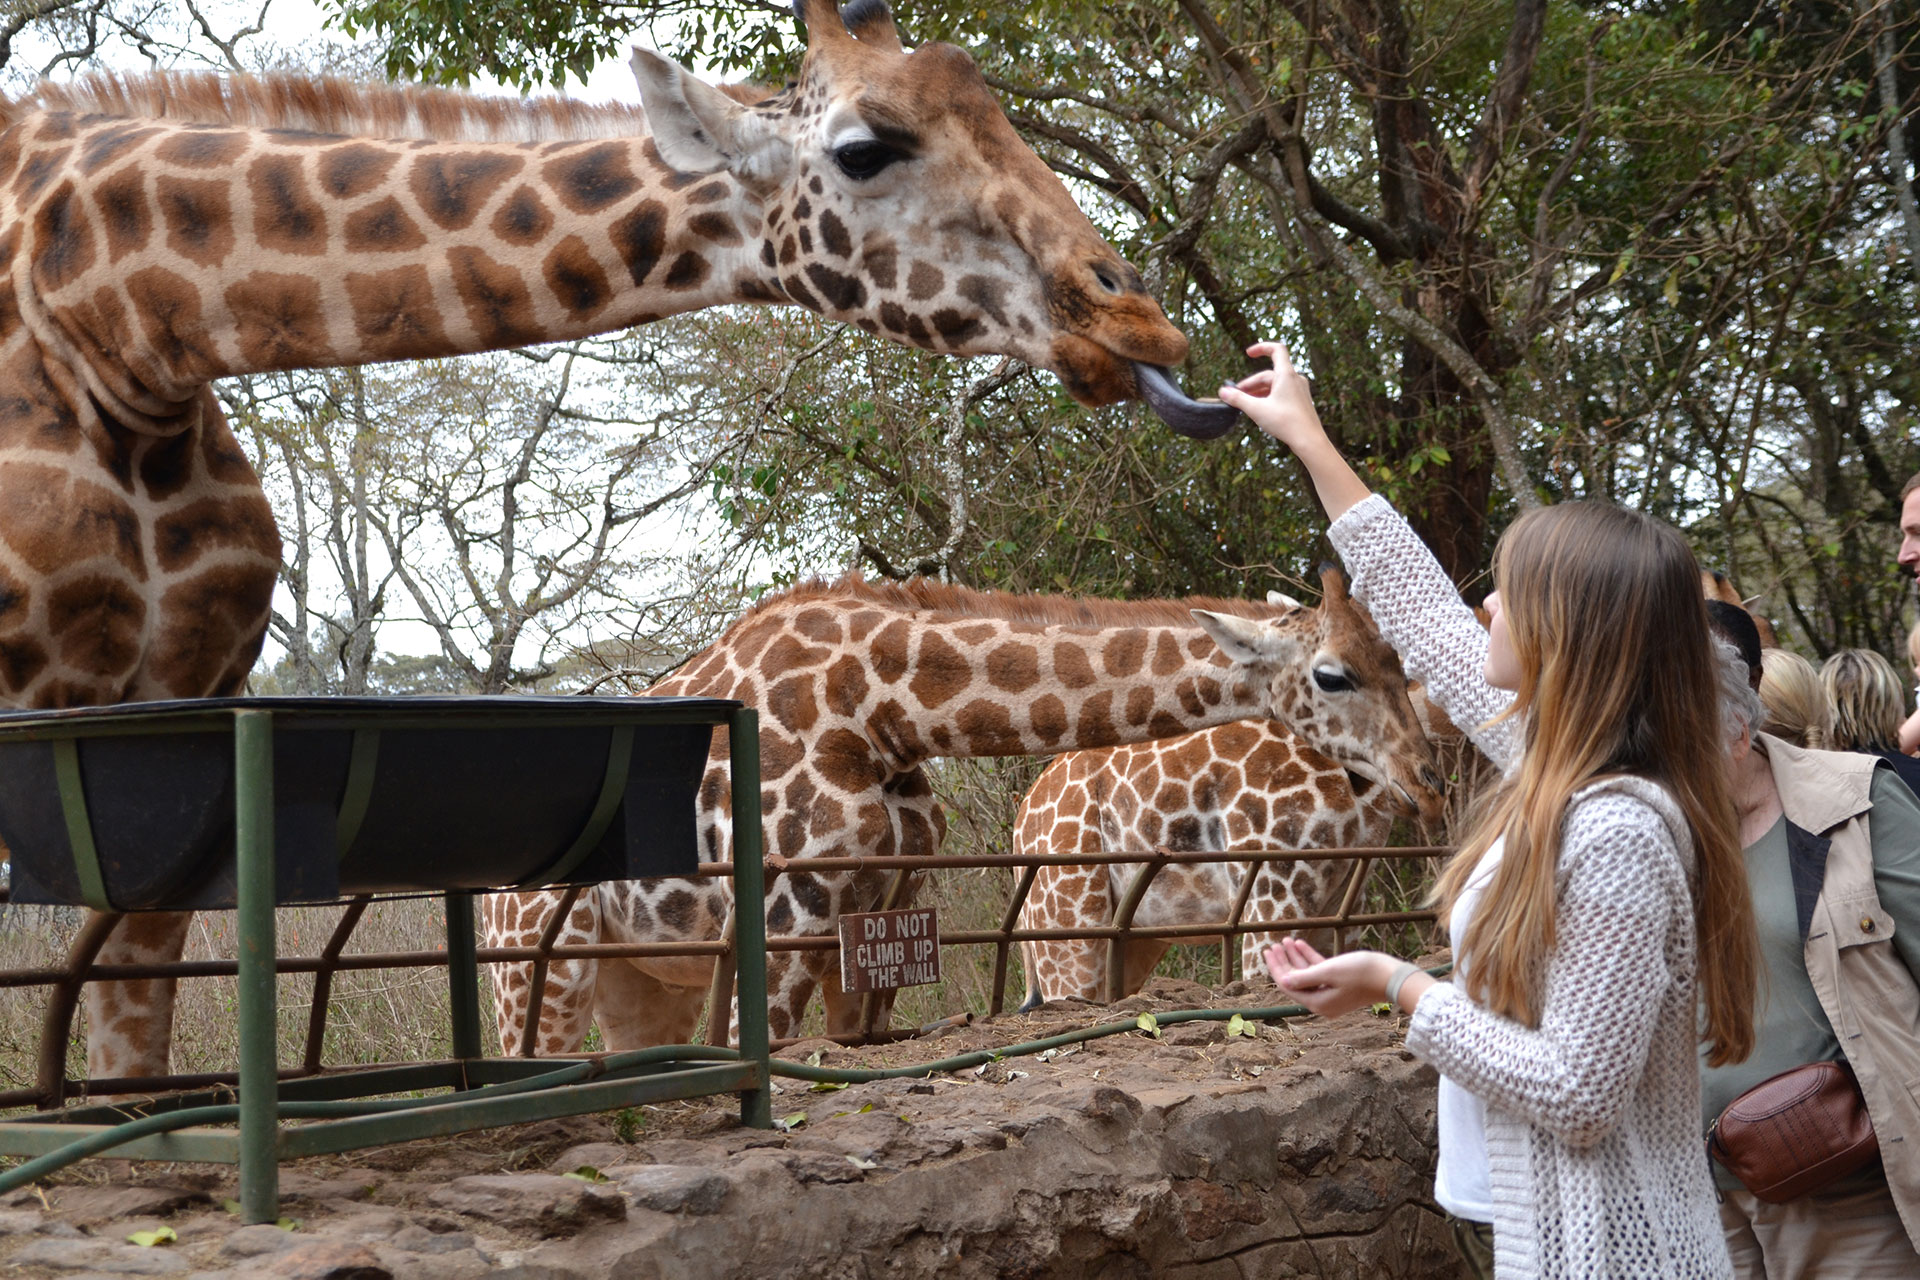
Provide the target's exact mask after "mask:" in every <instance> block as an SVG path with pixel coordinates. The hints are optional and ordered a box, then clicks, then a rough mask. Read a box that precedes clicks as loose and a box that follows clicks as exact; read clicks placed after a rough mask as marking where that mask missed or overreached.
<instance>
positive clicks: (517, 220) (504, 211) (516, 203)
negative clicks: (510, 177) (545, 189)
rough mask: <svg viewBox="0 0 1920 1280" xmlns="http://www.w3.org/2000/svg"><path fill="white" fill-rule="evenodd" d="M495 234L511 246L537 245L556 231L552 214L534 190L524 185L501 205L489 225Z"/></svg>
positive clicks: (515, 190) (515, 189)
mask: <svg viewBox="0 0 1920 1280" xmlns="http://www.w3.org/2000/svg"><path fill="white" fill-rule="evenodd" d="M488 226H489V228H490V229H491V230H492V231H493V234H494V235H496V236H499V237H500V238H501V239H502V240H504V241H506V242H507V243H508V244H511V245H521V246H525V245H534V244H538V243H540V242H541V241H542V240H544V239H546V238H547V232H548V231H550V230H552V229H553V214H551V213H550V212H548V211H547V206H546V203H545V202H544V201H542V200H541V199H540V195H539V193H538V192H536V191H535V190H534V189H533V188H532V187H530V186H527V185H526V184H525V183H522V184H521V185H519V186H518V187H515V188H514V189H513V193H512V194H511V195H509V196H508V197H507V198H506V199H505V200H503V201H502V202H501V203H500V207H499V208H498V209H496V210H495V211H494V214H493V221H492V222H490V223H489V224H488Z"/></svg>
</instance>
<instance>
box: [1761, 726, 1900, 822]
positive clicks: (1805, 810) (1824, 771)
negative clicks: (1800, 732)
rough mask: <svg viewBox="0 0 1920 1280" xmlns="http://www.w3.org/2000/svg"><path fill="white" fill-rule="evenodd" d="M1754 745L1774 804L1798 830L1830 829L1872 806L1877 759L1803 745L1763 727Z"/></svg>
mask: <svg viewBox="0 0 1920 1280" xmlns="http://www.w3.org/2000/svg"><path fill="white" fill-rule="evenodd" d="M1754 749H1755V750H1756V751H1758V752H1759V753H1760V754H1761V755H1762V756H1764V757H1766V761H1767V766H1768V768H1770V769H1771V770H1772V771H1773V785H1774V788H1775V789H1776V790H1777V791H1779V793H1780V807H1781V808H1782V809H1784V810H1785V811H1786V814H1787V819H1788V821H1790V822H1792V823H1793V825H1795V826H1796V827H1799V828H1801V829H1802V830H1804V831H1812V832H1815V833H1823V832H1827V831H1831V830H1832V829H1833V828H1835V827H1837V826H1839V825H1840V824H1841V823H1843V822H1845V821H1846V820H1847V819H1849V818H1852V817H1855V816H1856V815H1859V814H1862V813H1865V812H1866V811H1867V810H1868V809H1870V808H1872V807H1873V796H1872V793H1873V770H1874V766H1875V765H1876V764H1878V763H1879V762H1878V761H1877V760H1875V758H1874V757H1872V756H1868V755H1862V754H1860V753H1859V752H1856V751H1808V750H1806V749H1805V748H1803V747H1796V746H1794V745H1793V744H1792V743H1791V742H1785V741H1783V740H1781V739H1779V738H1776V737H1774V736H1772V735H1771V734H1766V733H1763V734H1761V735H1759V736H1758V737H1757V738H1755V739H1754Z"/></svg>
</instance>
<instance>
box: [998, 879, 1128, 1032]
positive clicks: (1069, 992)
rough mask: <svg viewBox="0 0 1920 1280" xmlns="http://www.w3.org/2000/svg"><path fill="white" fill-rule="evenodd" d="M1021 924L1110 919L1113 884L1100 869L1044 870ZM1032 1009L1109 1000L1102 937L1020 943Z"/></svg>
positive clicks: (1060, 925)
mask: <svg viewBox="0 0 1920 1280" xmlns="http://www.w3.org/2000/svg"><path fill="white" fill-rule="evenodd" d="M1027 902H1028V907H1027V909H1026V910H1025V911H1023V912H1022V913H1021V917H1020V920H1021V924H1022V925H1023V926H1024V927H1026V928H1030V929H1074V928H1095V927H1098V926H1100V925H1104V924H1109V923H1111V922H1112V920H1113V910H1114V904H1113V881H1112V878H1111V877H1110V876H1109V875H1108V873H1107V868H1105V867H1100V866H1093V867H1074V868H1055V867H1042V868H1041V869H1040V874H1039V875H1038V876H1036V877H1035V878H1034V885H1033V893H1032V895H1031V896H1030V897H1029V898H1028V899H1027ZM1022 945H1023V947H1024V949H1025V950H1024V956H1025V959H1026V962H1027V999H1026V1002H1025V1003H1024V1004H1022V1005H1021V1006H1020V1007H1021V1008H1022V1009H1031V1008H1033V1007H1035V1006H1036V1005H1038V1004H1039V1003H1040V1002H1041V1001H1043V1000H1058V999H1061V998H1063V997H1066V996H1078V997H1080V998H1081V999H1083V1000H1105V999H1106V998H1107V950H1108V948H1107V943H1106V941H1105V940H1104V939H1100V938H1085V939H1083V938H1065V939H1051V940H1045V941H1038V942H1028V943H1024V944H1022Z"/></svg>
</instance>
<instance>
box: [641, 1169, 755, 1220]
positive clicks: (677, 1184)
mask: <svg viewBox="0 0 1920 1280" xmlns="http://www.w3.org/2000/svg"><path fill="white" fill-rule="evenodd" d="M620 1189H621V1190H622V1191H624V1192H626V1193H627V1195H628V1196H629V1197H630V1198H631V1199H632V1200H633V1202H634V1203H635V1204H637V1205H639V1206H640V1207H641V1208H643V1209H652V1210H654V1211H656V1212H658V1213H692V1214H709V1213H717V1212H718V1211H719V1209H720V1206H721V1205H722V1204H723V1203H725V1202H726V1198H727V1193H728V1192H729V1191H731V1190H732V1189H733V1184H732V1183H730V1182H728V1181H727V1179H726V1177H725V1175H723V1174H718V1173H715V1172H714V1171H713V1170H711V1169H701V1168H696V1167H694V1166H692V1165H677V1164H655V1165H648V1166H646V1167H645V1168H643V1169H638V1170H635V1171H634V1172H632V1173H629V1174H627V1175H626V1176H625V1177H624V1178H622V1179H621V1180H620Z"/></svg>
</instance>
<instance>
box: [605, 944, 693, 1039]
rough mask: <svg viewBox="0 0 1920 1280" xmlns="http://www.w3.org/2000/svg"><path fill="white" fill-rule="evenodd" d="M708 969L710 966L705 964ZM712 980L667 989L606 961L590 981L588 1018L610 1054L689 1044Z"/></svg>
mask: <svg viewBox="0 0 1920 1280" xmlns="http://www.w3.org/2000/svg"><path fill="white" fill-rule="evenodd" d="M707 967H708V968H709V969H711V968H712V964H711V963H709V964H708V966H707ZM710 981H711V978H709V979H708V980H707V981H703V982H700V983H698V984H697V985H694V986H685V987H682V986H669V985H668V984H667V983H664V982H662V981H660V979H658V978H656V977H654V976H653V975H652V974H650V973H647V972H645V971H644V970H642V969H641V968H640V967H639V966H638V965H637V964H636V963H635V962H634V961H631V960H606V961H602V962H601V964H600V972H599V975H598V976H597V978H596V979H595V982H594V989H593V1019H594V1021H595V1022H596V1023H598V1024H599V1027H600V1043H601V1044H602V1045H603V1046H604V1047H605V1048H608V1049H611V1050H614V1051H615V1052H622V1051H625V1050H627V1049H645V1048H648V1047H650V1046H652V1045H656V1044H690V1043H692V1041H693V1029H694V1027H695V1025H696V1024H697V1023H698V1022H699V1021H700V1010H701V1009H703V1008H705V1007H706V1003H707V987H708V985H709V983H710Z"/></svg>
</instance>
